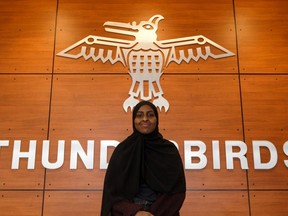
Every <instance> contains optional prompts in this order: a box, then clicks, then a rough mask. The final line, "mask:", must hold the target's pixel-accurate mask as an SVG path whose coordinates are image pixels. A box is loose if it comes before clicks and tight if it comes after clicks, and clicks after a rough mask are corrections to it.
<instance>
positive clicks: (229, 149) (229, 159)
mask: <svg viewBox="0 0 288 216" xmlns="http://www.w3.org/2000/svg"><path fill="white" fill-rule="evenodd" d="M225 146H226V163H227V164H226V167H227V169H234V163H233V158H239V160H240V163H241V168H242V169H248V162H247V158H246V156H245V154H246V153H247V145H246V144H245V143H244V142H242V141H225ZM233 147H239V148H240V151H239V152H233Z"/></svg>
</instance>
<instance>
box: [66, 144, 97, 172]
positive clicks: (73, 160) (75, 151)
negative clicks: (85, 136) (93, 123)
mask: <svg viewBox="0 0 288 216" xmlns="http://www.w3.org/2000/svg"><path fill="white" fill-rule="evenodd" d="M77 155H79V156H80V158H81V160H82V162H83V164H84V166H85V167H86V169H93V167H94V140H88V141H87V154H86V153H85V151H84V150H83V148H82V146H81V144H80V142H79V141H78V140H72V141H71V154H70V169H77Z"/></svg>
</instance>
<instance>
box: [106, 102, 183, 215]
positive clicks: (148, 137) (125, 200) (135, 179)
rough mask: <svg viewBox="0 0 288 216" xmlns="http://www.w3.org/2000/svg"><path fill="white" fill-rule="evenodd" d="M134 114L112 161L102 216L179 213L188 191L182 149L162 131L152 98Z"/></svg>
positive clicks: (142, 103) (107, 174)
mask: <svg viewBox="0 0 288 216" xmlns="http://www.w3.org/2000/svg"><path fill="white" fill-rule="evenodd" d="M132 118H133V133H132V134H131V135H130V136H129V137H127V138H126V139H125V140H124V141H123V142H121V143H120V144H119V145H118V146H117V147H116V148H115V150H114V152H113V154H112V157H111V159H110V162H109V166H108V169H107V172H106V177H105V181H104V190H103V197H102V209H101V216H108V215H109V216H110V215H111V216H178V215H179V210H180V208H181V206H182V204H183V202H184V199H185V192H186V184H185V176H184V170H183V164H182V160H181V157H180V155H179V152H178V150H177V148H176V147H175V145H174V144H173V143H171V142H170V141H168V140H166V139H164V138H163V136H162V135H161V134H160V133H159V129H158V123H159V119H158V112H157V108H156V107H155V106H154V105H153V104H152V103H151V102H148V101H142V102H140V103H138V104H137V105H136V106H135V107H134V109H133V116H132Z"/></svg>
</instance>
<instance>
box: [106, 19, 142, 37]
mask: <svg viewBox="0 0 288 216" xmlns="http://www.w3.org/2000/svg"><path fill="white" fill-rule="evenodd" d="M103 26H104V28H105V31H107V32H113V33H117V34H124V35H132V36H135V35H136V33H137V32H138V30H137V25H136V23H132V24H130V23H121V22H110V21H107V22H105V23H104V25H103Z"/></svg>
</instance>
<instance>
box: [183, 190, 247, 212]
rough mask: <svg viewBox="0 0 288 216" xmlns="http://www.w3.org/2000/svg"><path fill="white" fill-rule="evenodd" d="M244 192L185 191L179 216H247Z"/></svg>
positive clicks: (245, 194) (245, 193)
mask: <svg viewBox="0 0 288 216" xmlns="http://www.w3.org/2000/svg"><path fill="white" fill-rule="evenodd" d="M247 203H248V194H247V192H245V191H187V195H186V201H185V203H184V205H183V207H182V209H181V215H185V216H189V215H197V216H206V215H216V216H222V215H233V216H234V215H235V216H248V215H249V208H248V205H247Z"/></svg>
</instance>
